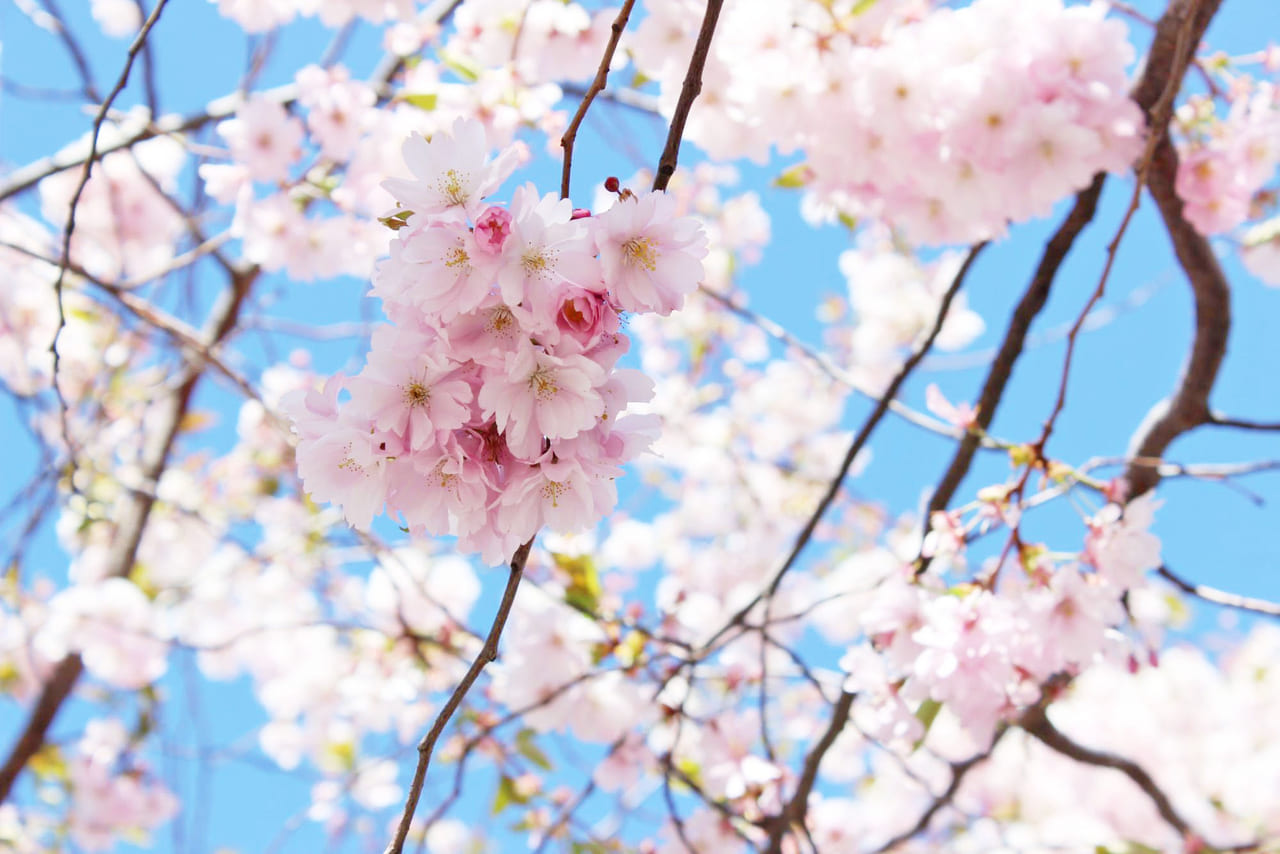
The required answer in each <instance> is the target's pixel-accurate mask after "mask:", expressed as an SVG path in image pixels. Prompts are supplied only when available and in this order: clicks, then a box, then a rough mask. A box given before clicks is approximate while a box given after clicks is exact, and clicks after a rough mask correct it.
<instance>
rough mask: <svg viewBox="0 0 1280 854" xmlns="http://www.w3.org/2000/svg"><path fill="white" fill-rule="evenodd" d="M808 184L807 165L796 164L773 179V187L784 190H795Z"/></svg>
mask: <svg viewBox="0 0 1280 854" xmlns="http://www.w3.org/2000/svg"><path fill="white" fill-rule="evenodd" d="M808 183H809V164H807V163H797V164H796V165H794V166H788V167H787V168H786V169H783V170H782V174H781V175H779V176H778V177H777V178H774V179H773V186H775V187H782V188H783V189H785V190H796V189H799V188H800V187H803V186H804V185H806V184H808Z"/></svg>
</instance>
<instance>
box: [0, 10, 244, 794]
mask: <svg viewBox="0 0 1280 854" xmlns="http://www.w3.org/2000/svg"><path fill="white" fill-rule="evenodd" d="M157 8H158V7H157ZM256 278H257V268H249V269H246V270H243V271H242V272H241V273H240V274H239V275H237V276H236V277H234V278H233V279H232V282H231V287H230V288H229V289H228V290H227V291H226V292H225V293H224V295H223V299H222V301H221V302H220V303H219V305H218V306H216V307H215V308H214V310H213V312H212V313H211V315H210V319H209V323H208V325H207V332H206V340H207V341H208V344H207V345H206V349H209V348H212V347H214V346H216V345H217V344H218V343H219V342H220V341H221V340H222V339H223V338H225V337H226V336H227V334H228V333H229V332H230V331H231V329H232V328H234V326H235V323H236V319H237V318H238V317H239V315H240V310H241V307H242V306H243V304H244V301H245V299H246V298H247V296H248V294H249V291H250V288H251V286H252V284H253V281H254V280H255V279H256ZM205 364H206V362H205V360H203V359H199V358H193V359H190V360H189V361H188V362H187V366H186V368H185V369H184V371H183V374H182V376H181V378H180V381H179V383H178V385H177V387H176V388H175V389H174V390H173V391H172V392H170V393H169V395H168V396H167V397H165V398H164V399H163V400H161V401H160V402H159V404H158V405H159V406H160V407H161V408H162V411H161V415H160V417H159V418H157V419H156V422H155V423H156V431H155V433H154V434H153V435H152V437H151V441H149V442H148V443H147V444H146V446H145V447H144V448H143V452H142V460H141V466H140V468H141V473H142V478H141V480H142V483H143V484H147V485H151V486H152V487H154V484H155V483H157V482H158V481H159V480H160V475H161V474H162V473H163V472H164V469H165V465H166V464H167V462H168V458H169V453H170V451H171V450H172V448H173V443H174V440H175V439H176V438H177V435H178V432H179V430H180V428H181V424H182V421H183V417H184V416H185V415H186V413H187V410H188V408H189V406H190V404H191V398H192V395H193V393H194V392H195V387H196V384H197V383H198V381H199V379H200V377H201V376H202V375H203V371H204V367H205ZM155 500H156V499H155V491H154V489H153V488H152V489H137V490H128V491H126V492H125V493H124V494H123V495H122V497H121V499H120V504H119V505H117V508H116V516H115V537H114V539H113V540H112V543H111V547H110V549H109V551H108V552H107V558H106V564H105V565H106V567H107V571H106V576H107V577H110V578H118V577H123V576H125V575H128V573H129V571H130V570H131V569H132V568H133V564H134V560H135V559H136V557H137V554H138V546H139V544H140V543H141V542H142V532H143V530H144V529H145V528H146V525H147V520H148V518H149V517H150V515H151V508H152V507H153V506H154V504H155ZM83 670H84V665H83V662H82V661H81V659H80V656H79V655H78V654H71V655H68V656H66V657H65V658H63V659H62V660H61V661H60V662H58V664H57V665H56V666H55V668H54V670H53V673H52V675H51V676H50V677H49V679H48V681H46V682H45V684H44V686H43V687H42V688H41V690H40V696H39V698H38V699H37V700H36V703H35V705H34V706H33V707H32V709H31V712H30V714H29V715H28V717H27V722H26V725H25V726H24V727H23V730H22V733H21V734H20V735H19V736H18V740H17V741H16V742H15V743H14V745H13V747H12V748H10V750H9V756H8V758H7V759H6V760H5V762H4V765H3V766H0V803H3V802H4V801H5V800H7V799H8V797H9V794H10V792H11V791H12V789H13V784H14V781H15V780H17V778H18V774H19V773H21V771H22V769H23V768H24V767H26V764H27V762H28V761H29V760H30V759H31V757H32V756H33V755H35V753H36V751H37V750H39V749H40V745H41V744H43V743H44V739H45V735H46V733H48V731H49V727H50V726H51V725H52V724H53V719H54V717H55V716H56V715H57V713H58V710H59V709H60V708H61V707H62V704H63V702H65V701H66V699H67V697H69V696H70V695H71V691H72V689H73V688H74V687H75V684H76V682H77V680H78V679H79V678H80V674H81V673H82V672H83Z"/></svg>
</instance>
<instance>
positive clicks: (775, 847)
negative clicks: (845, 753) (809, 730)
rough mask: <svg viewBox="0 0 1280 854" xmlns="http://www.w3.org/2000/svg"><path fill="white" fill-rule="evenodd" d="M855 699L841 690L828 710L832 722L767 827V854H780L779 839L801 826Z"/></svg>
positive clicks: (780, 845) (853, 694) (806, 759)
mask: <svg viewBox="0 0 1280 854" xmlns="http://www.w3.org/2000/svg"><path fill="white" fill-rule="evenodd" d="M857 696H858V695H857V694H855V693H853V692H852V691H842V692H841V693H840V699H838V700H836V703H835V707H834V708H833V709H832V710H831V720H830V722H829V723H828V724H827V728H826V730H825V731H824V732H823V733H822V738H820V739H818V743H817V744H815V745H814V747H813V750H811V751H809V755H808V756H806V757H805V760H804V767H803V768H802V769H801V771H800V780H799V781H798V782H797V783H796V790H795V793H794V794H792V796H791V798H790V799H789V800H788V801H787V803H786V805H785V806H784V807H783V808H782V811H781V812H780V813H779V814H778V815H777V816H775V817H774V819H773V822H772V825H771V826H770V828H769V844H768V847H766V848H765V852H766V854H781V851H782V839H783V837H785V836H786V835H787V831H788V830H789V829H790V828H791V827H792V826H793V825H798V826H803V825H804V822H805V814H806V813H807V812H808V809H809V795H810V794H811V793H812V792H813V787H814V784H815V783H817V781H818V769H819V768H820V767H821V766H822V759H823V757H825V756H826V755H827V751H828V750H830V749H831V745H833V744H835V743H836V739H837V738H838V737H839V736H840V733H841V732H843V731H844V728H845V724H847V723H848V722H849V713H850V711H852V709H853V701H854V700H855V699H856V698H857Z"/></svg>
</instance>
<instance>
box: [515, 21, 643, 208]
mask: <svg viewBox="0 0 1280 854" xmlns="http://www.w3.org/2000/svg"><path fill="white" fill-rule="evenodd" d="M634 5H635V0H626V2H625V3H623V4H622V8H621V9H620V10H619V11H618V17H616V18H614V19H613V24H612V25H610V27H609V29H610V33H609V43H608V44H606V45H605V48H604V55H603V56H602V57H600V67H599V68H597V69H596V76H595V78H594V79H592V81H591V86H590V87H588V88H587V91H586V94H584V95H583V96H582V101H581V102H580V103H579V104H578V110H577V112H575V113H574V114H573V118H572V119H571V120H570V121H569V127H568V128H566V129H565V132H564V136H562V137H560V147H561V148H563V149H564V166H563V169H562V171H561V173H560V198H562V199H567V198H569V176H570V174H571V172H572V171H573V143H574V141H575V140H576V139H577V138H578V128H579V127H580V126H581V125H582V120H583V119H585V118H586V117H587V110H588V109H590V107H591V102H592V101H594V100H595V99H596V95H598V94H600V93H601V92H603V91H604V87H605V84H606V83H607V82H608V80H609V66H610V65H612V64H613V52H614V51H615V50H617V48H618V40H619V39H620V38H622V31H623V30H625V29H626V28H627V19H628V18H630V17H631V7H632V6H634ZM513 50H514V48H513Z"/></svg>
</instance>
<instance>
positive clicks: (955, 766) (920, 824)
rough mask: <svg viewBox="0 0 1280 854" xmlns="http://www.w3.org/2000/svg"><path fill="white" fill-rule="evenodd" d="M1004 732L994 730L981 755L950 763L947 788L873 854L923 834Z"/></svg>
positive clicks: (1004, 729)
mask: <svg viewBox="0 0 1280 854" xmlns="http://www.w3.org/2000/svg"><path fill="white" fill-rule="evenodd" d="M1006 732H1008V728H1007V727H1001V728H1000V729H998V730H996V734H995V738H993V739H992V740H991V746H990V747H988V748H987V749H986V750H984V751H982V752H981V753H977V754H974V755H973V756H970V757H969V758H968V759H964V760H961V761H960V762H952V763H951V781H950V782H949V783H947V787H946V788H945V789H943V790H942V792H941V793H940V794H938V795H937V797H935V798H934V799H933V800H932V801H931V802H930V803H929V806H928V807H927V808H925V811H924V812H922V813H920V818H918V819H916V823H915V824H913V825H912V826H911V827H909V828H907V829H906V830H904V831H902V832H901V833H899V834H898V835H897V836H895V837H893V838H892V839H889V840H887V841H886V842H885V843H884V844H883V845H881V846H880V847H879V848H877V849H875V851H874V852H873V854H885V852H887V851H892V850H893V849H894V848H896V847H898V846H899V845H901V844H902V843H904V842H906V841H907V840H908V839H910V838H912V837H913V836H915V835H916V834H918V833H922V832H924V830H925V829H926V828H927V827H928V826H929V822H931V821H933V817H934V816H935V815H937V814H938V812H939V811H940V810H941V809H942V808H943V807H946V806H947V805H948V804H950V803H951V801H952V800H954V799H955V796H956V792H958V791H960V784H961V783H962V782H964V778H965V775H966V774H968V773H969V772H970V771H972V770H973V769H974V768H975V767H977V766H978V765H981V764H982V763H983V762H985V761H986V760H987V758H988V757H990V756H991V752H992V751H993V750H995V749H996V745H997V744H998V743H999V742H1000V739H1001V738H1002V737H1003V736H1004V734H1005V733H1006Z"/></svg>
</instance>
